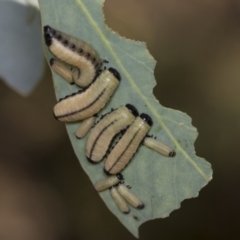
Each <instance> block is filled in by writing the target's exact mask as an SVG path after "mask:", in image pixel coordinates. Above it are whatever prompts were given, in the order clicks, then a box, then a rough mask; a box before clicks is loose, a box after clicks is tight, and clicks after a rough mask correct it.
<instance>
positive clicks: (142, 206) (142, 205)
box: [137, 204, 145, 209]
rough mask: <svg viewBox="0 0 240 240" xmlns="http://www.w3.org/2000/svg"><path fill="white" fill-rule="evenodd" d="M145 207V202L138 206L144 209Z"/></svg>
mask: <svg viewBox="0 0 240 240" xmlns="http://www.w3.org/2000/svg"><path fill="white" fill-rule="evenodd" d="M144 207H145V205H144V204H141V205H139V206H137V208H138V209H143V208H144Z"/></svg>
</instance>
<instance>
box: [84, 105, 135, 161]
mask: <svg viewBox="0 0 240 240" xmlns="http://www.w3.org/2000/svg"><path fill="white" fill-rule="evenodd" d="M136 116H138V111H137V109H136V108H135V107H134V106H133V105H131V104H126V106H123V107H120V108H118V109H117V110H114V111H112V112H111V113H108V114H107V115H106V116H104V117H103V118H102V119H101V120H100V121H99V122H98V124H97V125H96V126H95V127H94V128H93V129H92V131H91V133H90V135H89V136H88V139H87V143H86V156H87V159H88V160H89V161H90V162H91V163H98V162H100V161H101V160H102V159H103V158H104V156H105V155H106V153H107V151H108V149H109V146H110V145H111V142H112V141H113V139H114V137H115V136H116V135H117V134H118V133H120V132H121V131H122V130H124V129H126V128H127V127H128V126H129V125H130V124H131V123H132V122H133V121H134V119H135V117H136Z"/></svg>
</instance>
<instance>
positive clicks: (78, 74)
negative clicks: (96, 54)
mask: <svg viewBox="0 0 240 240" xmlns="http://www.w3.org/2000/svg"><path fill="white" fill-rule="evenodd" d="M80 75H81V70H80V69H79V68H77V79H79V78H80Z"/></svg>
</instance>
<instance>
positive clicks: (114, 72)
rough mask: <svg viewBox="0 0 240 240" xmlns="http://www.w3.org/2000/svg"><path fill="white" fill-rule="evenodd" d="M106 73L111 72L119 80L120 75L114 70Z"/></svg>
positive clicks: (111, 69) (110, 69)
mask: <svg viewBox="0 0 240 240" xmlns="http://www.w3.org/2000/svg"><path fill="white" fill-rule="evenodd" d="M108 71H109V72H111V73H112V74H113V75H114V76H115V77H116V78H117V80H118V81H120V80H121V75H120V73H119V72H118V71H117V70H116V69H115V68H109V69H108Z"/></svg>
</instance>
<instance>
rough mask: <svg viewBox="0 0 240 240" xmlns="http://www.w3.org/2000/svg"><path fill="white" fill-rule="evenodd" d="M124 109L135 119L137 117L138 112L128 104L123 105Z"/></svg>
mask: <svg viewBox="0 0 240 240" xmlns="http://www.w3.org/2000/svg"><path fill="white" fill-rule="evenodd" d="M125 107H126V108H128V110H129V111H130V112H131V113H132V114H133V116H135V117H137V116H138V115H139V113H138V110H137V109H136V108H135V107H134V106H133V105H132V104H130V103H128V104H126V105H125Z"/></svg>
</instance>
